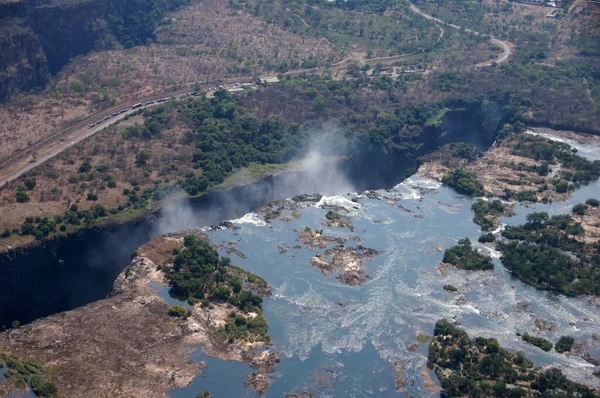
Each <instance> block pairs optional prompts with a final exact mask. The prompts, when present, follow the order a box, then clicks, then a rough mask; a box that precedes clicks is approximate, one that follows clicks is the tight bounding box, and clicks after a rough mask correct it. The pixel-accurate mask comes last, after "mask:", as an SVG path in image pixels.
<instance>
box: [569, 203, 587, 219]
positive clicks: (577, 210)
mask: <svg viewBox="0 0 600 398" xmlns="http://www.w3.org/2000/svg"><path fill="white" fill-rule="evenodd" d="M586 210H587V206H586V205H585V204H583V203H579V204H576V205H575V206H573V210H572V211H573V214H577V215H579V216H583V215H584V214H585V211H586Z"/></svg>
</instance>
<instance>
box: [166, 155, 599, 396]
mask: <svg viewBox="0 0 600 398" xmlns="http://www.w3.org/2000/svg"><path fill="white" fill-rule="evenodd" d="M580 147H581V145H580ZM580 149H582V150H581V152H582V154H585V153H586V148H580ZM592 152H593V151H592ZM599 193H600V184H599V183H598V182H594V183H592V184H590V185H587V186H582V187H581V188H580V189H579V190H577V191H576V192H575V193H574V195H573V196H572V197H571V198H570V199H569V200H568V201H566V202H560V203H553V204H545V205H544V204H534V205H519V206H517V208H516V213H517V215H516V216H514V217H511V218H506V219H503V222H504V223H506V224H511V225H516V224H521V223H523V222H524V221H525V217H526V215H527V214H528V213H531V212H533V211H547V212H549V213H550V214H552V215H553V214H560V213H569V212H570V209H571V207H572V206H573V205H574V204H577V203H580V202H582V201H585V200H586V199H588V198H590V197H598V196H599ZM377 194H378V195H379V197H380V198H381V200H378V199H369V198H367V197H366V196H365V195H359V194H356V193H353V194H347V195H341V196H335V197H328V198H323V199H322V200H321V201H320V202H319V203H316V204H315V203H312V204H308V205H306V206H307V207H305V208H303V209H301V210H300V212H301V218H300V219H297V220H292V221H282V220H271V221H270V222H269V223H265V222H264V221H263V220H262V219H261V217H259V216H258V215H256V214H254V213H251V214H248V215H246V216H245V217H243V218H241V219H237V220H233V222H234V223H236V224H237V225H238V226H240V227H241V229H239V230H236V231H231V230H219V231H216V232H211V233H210V238H211V241H212V243H214V244H224V245H225V246H231V245H232V244H230V242H234V243H233V245H235V247H236V248H237V249H238V250H239V251H241V252H242V253H243V254H245V255H246V256H247V258H246V259H243V258H240V257H238V256H236V255H232V256H231V257H232V260H233V263H234V264H236V265H239V266H240V267H242V268H244V269H246V270H248V271H250V272H253V273H255V274H257V275H260V276H261V277H263V278H264V279H266V280H267V282H268V283H269V284H270V285H271V286H272V287H273V295H272V296H271V297H269V298H266V299H265V301H264V312H265V315H266V317H267V319H268V321H269V333H270V335H271V336H272V338H273V344H274V345H273V347H272V349H274V350H276V351H279V352H280V354H281V363H280V364H278V365H277V366H276V370H275V372H274V374H273V380H272V384H271V387H270V388H269V390H268V391H267V393H266V396H267V397H281V396H283V395H284V394H286V393H298V392H304V391H310V392H313V393H316V394H317V395H318V396H331V397H334V396H336V397H340V396H378V397H380V396H398V395H407V393H410V394H412V395H413V396H419V397H427V396H439V393H436V391H434V390H432V389H431V388H429V389H427V388H426V387H425V385H424V378H423V375H424V373H425V374H427V373H428V374H429V375H430V376H431V377H432V379H433V381H434V382H435V383H437V384H439V383H438V381H437V379H436V377H435V375H434V374H433V372H431V371H429V370H427V369H426V367H425V364H426V355H427V346H426V344H420V343H418V342H417V340H416V334H417V333H418V332H421V333H424V334H426V335H431V334H432V331H433V327H434V324H435V322H436V321H437V320H439V319H441V318H448V319H455V320H456V321H457V322H460V324H462V327H463V328H464V329H465V330H466V331H467V332H468V333H469V334H470V335H471V336H473V337H475V336H484V337H494V338H496V339H498V340H499V341H500V343H501V344H502V345H503V346H504V347H506V348H508V349H511V350H523V351H525V352H526V354H527V355H528V356H529V357H530V358H532V359H533V360H534V361H535V364H536V365H537V366H546V365H550V364H552V365H557V366H560V367H561V368H562V369H563V371H564V372H565V373H567V374H568V375H569V376H571V377H572V378H573V379H575V380H580V381H583V380H587V381H588V382H589V381H590V380H592V382H594V381H597V380H598V379H595V378H594V377H593V376H591V373H592V371H593V369H594V367H593V366H592V365H590V364H589V363H587V362H585V361H584V360H582V359H581V358H579V357H577V356H574V355H564V354H558V353H556V352H554V351H552V352H548V353H547V352H544V351H542V350H540V349H538V348H536V347H534V346H531V345H528V344H526V343H524V342H523V341H521V339H520V337H518V336H517V335H516V333H518V332H520V333H522V332H529V333H532V334H535V335H540V336H543V337H546V338H548V339H550V340H552V341H554V342H556V341H557V340H558V338H559V337H560V336H561V335H571V336H574V337H575V338H576V341H577V342H580V341H587V342H591V341H592V335H593V334H594V333H598V332H599V331H600V311H598V307H596V306H594V305H593V304H591V303H590V302H589V300H587V299H585V298H567V297H564V296H561V295H556V294H552V293H548V292H543V291H538V290H536V289H534V288H532V287H529V286H527V285H524V284H523V283H521V282H519V281H518V280H517V279H515V278H513V277H512V276H511V275H510V273H509V272H507V271H506V270H505V269H504V268H503V266H502V264H501V263H500V261H499V259H498V253H496V252H495V251H494V250H492V249H490V248H488V247H485V246H483V245H481V244H479V243H477V238H478V237H479V235H480V234H481V231H480V229H479V227H478V226H477V225H475V224H474V223H473V222H472V221H471V220H472V217H473V212H472V211H471V209H470V207H471V204H472V203H473V199H470V198H466V197H463V196H460V195H457V194H456V193H455V192H454V191H452V190H451V189H448V188H446V187H443V186H440V184H438V183H436V182H433V181H429V180H425V179H422V178H421V177H420V176H418V175H417V176H413V177H411V178H409V179H408V180H406V181H405V182H403V183H401V184H399V185H397V186H396V187H394V188H393V189H391V190H389V191H384V190H382V191H377ZM352 198H358V203H355V202H352V201H351V199H352ZM326 205H338V206H343V207H345V208H347V209H348V212H349V215H350V217H351V219H352V223H353V225H354V232H351V231H350V230H349V229H348V228H330V227H327V226H325V225H323V224H322V222H323V220H324V218H325V213H326V211H327V210H326V209H324V208H323V207H324V206H326ZM399 205H401V206H402V208H401V207H399ZM307 226H308V227H311V228H313V229H323V230H324V231H323V233H324V234H325V235H331V236H341V237H344V238H347V243H346V245H348V246H349V245H358V244H362V245H363V246H366V247H369V248H373V249H376V250H378V251H380V254H379V255H377V256H375V257H374V258H373V259H372V260H371V261H368V262H367V263H366V264H365V265H366V271H367V273H368V274H369V275H370V276H371V278H372V279H370V280H368V281H367V283H365V284H364V285H362V286H359V287H351V286H347V285H345V284H343V283H342V282H340V281H339V280H336V279H334V278H331V277H328V276H325V275H323V274H322V273H321V272H320V270H319V269H318V268H316V267H313V266H311V263H310V259H311V257H312V256H314V255H315V254H316V253H323V252H324V251H325V249H311V248H307V247H305V246H304V245H302V243H301V242H299V241H298V240H297V233H296V231H302V230H304V228H305V227H307ZM353 237H359V238H360V241H356V240H353V239H352V238H353ZM463 237H470V238H471V240H472V241H473V242H474V244H475V246H476V247H478V248H481V249H482V250H486V251H487V252H488V253H489V254H491V255H492V256H493V257H494V264H495V269H494V271H487V272H466V271H460V270H448V271H446V273H445V275H443V274H441V273H439V272H438V271H437V270H436V266H437V265H438V264H439V263H440V261H441V260H442V257H443V249H446V248H448V247H450V246H452V245H454V244H456V242H457V241H458V240H459V239H461V238H463ZM298 246H302V248H298ZM330 247H331V246H330ZM282 248H284V249H287V252H286V253H283V254H280V250H281V249H282ZM438 249H442V250H438ZM221 254H223V255H226V253H225V251H224V250H223V251H221ZM445 284H451V285H454V286H455V287H457V288H458V291H459V293H458V294H457V293H454V294H453V293H449V292H446V291H445V290H444V289H443V288H442V287H443V285H445ZM163 295H164V294H163ZM517 302H528V303H530V307H529V310H527V311H523V310H517ZM536 317H537V318H541V319H545V320H547V321H550V322H552V323H553V324H555V325H556V328H555V329H554V330H553V331H540V330H538V329H537V328H536V327H535V325H534V319H535V318H536ZM415 343H416V344H417V345H418V346H416V349H415ZM409 347H410V350H409ZM596 354H598V353H596ZM192 359H194V360H205V361H207V365H208V367H207V368H206V369H205V370H204V374H205V377H202V376H199V377H197V378H196V379H195V381H194V382H193V384H192V385H190V386H188V387H187V388H184V389H179V390H173V391H171V394H172V396H174V397H193V396H195V393H196V392H199V391H203V390H205V389H208V390H210V391H211V393H212V394H213V396H214V397H232V396H254V392H253V391H251V390H249V389H247V388H245V387H244V381H245V379H244V376H245V375H247V374H249V373H251V372H252V371H253V370H252V369H251V368H250V367H249V366H247V365H244V364H239V363H234V362H226V361H219V360H216V359H211V358H207V357H205V356H203V355H202V354H200V353H196V354H194V356H193V357H192ZM392 364H396V365H399V368H402V369H403V372H402V373H401V374H402V375H403V377H404V378H406V379H407V382H406V386H405V388H406V391H404V392H402V391H401V392H399V391H397V390H396V388H395V385H394V377H395V375H396V373H394V369H393V366H392ZM397 369H398V368H397Z"/></svg>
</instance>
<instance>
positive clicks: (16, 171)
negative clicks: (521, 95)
mask: <svg viewBox="0 0 600 398" xmlns="http://www.w3.org/2000/svg"><path fill="white" fill-rule="evenodd" d="M410 9H411V11H413V12H415V13H417V14H419V15H421V16H423V17H424V18H426V19H429V20H431V21H435V22H437V23H439V24H440V25H439V28H440V36H439V38H438V40H437V41H439V40H441V39H442V37H443V36H444V29H443V28H442V25H446V26H449V27H451V28H454V29H458V30H462V31H464V32H468V33H472V34H475V35H480V33H479V32H475V31H473V30H471V29H463V28H462V27H460V26H458V25H454V24H451V23H447V22H444V21H442V20H440V19H438V18H435V17H433V16H431V15H429V14H426V13H425V12H423V11H421V10H420V9H419V8H418V7H417V6H415V5H414V4H412V3H410ZM490 40H491V41H492V43H494V44H495V45H496V46H499V47H501V48H502V50H503V52H502V54H500V56H499V57H498V58H497V59H496V60H495V61H488V62H483V63H480V64H477V65H474V67H484V66H490V65H492V64H493V63H497V64H500V63H503V62H506V61H508V59H509V58H510V56H511V54H512V50H513V48H514V46H513V45H512V44H511V43H510V42H508V41H504V40H500V39H496V38H490ZM414 54H415V53H411V54H400V55H393V56H389V57H378V58H370V59H362V60H359V59H357V60H355V59H352V58H351V57H348V58H345V59H343V60H341V61H339V62H338V63H336V64H334V65H333V66H330V67H329V68H327V67H324V66H323V67H316V68H311V69H304V70H294V71H289V72H286V73H284V74H285V75H294V74H299V73H317V72H320V71H324V70H326V69H340V68H343V67H345V65H346V64H348V63H350V62H352V61H359V62H361V63H365V62H378V61H386V62H393V61H396V60H399V59H401V58H404V57H407V56H410V55H414ZM427 73H428V72H425V74H427ZM235 81H238V82H240V81H242V82H243V80H240V79H238V78H233V79H224V80H223V84H225V83H233V82H235ZM212 85H213V86H214V85H215V83H212ZM208 87H209V86H208V85H203V86H202V89H203V90H206V89H207V88H208ZM190 90H191V88H190V86H188V87H187V88H180V89H177V90H171V91H167V92H163V93H157V94H153V95H151V96H146V97H142V98H136V99H135V101H129V102H125V103H121V104H119V105H117V106H113V107H111V108H108V109H105V110H103V111H100V112H97V113H94V114H92V115H90V116H89V117H87V118H86V119H85V120H82V121H79V122H77V123H75V124H73V125H71V126H69V127H67V128H64V129H62V130H59V131H57V132H56V133H54V134H52V135H50V136H48V137H46V138H44V139H42V140H41V141H38V142H37V143H35V144H33V145H31V146H30V147H29V148H27V149H26V150H24V151H21V152H17V153H14V154H12V155H10V156H8V157H6V158H4V159H2V160H0V189H2V187H3V186H4V185H5V184H7V183H9V182H10V181H13V180H15V179H17V178H19V177H20V176H21V175H23V174H24V173H26V172H28V171H29V170H31V169H33V168H34V167H37V166H39V165H41V164H42V163H44V162H46V161H47V160H49V159H51V158H53V157H54V156H56V155H58V154H60V153H61V152H63V151H64V150H66V149H68V148H69V147H71V146H72V145H74V144H76V143H78V142H80V141H83V140H85V139H86V138H89V137H91V136H93V135H94V134H96V133H98V132H99V131H102V130H104V129H105V128H106V127H108V126H110V125H111V124H114V123H115V122H116V121H118V120H121V119H123V118H124V117H125V116H127V115H129V114H131V113H132V112H134V111H132V110H129V111H128V112H126V113H122V114H120V115H117V116H114V117H112V118H110V119H109V120H107V121H105V122H103V123H100V124H99V125H98V126H97V127H94V128H91V129H88V125H89V124H91V123H94V122H95V121H96V120H100V119H102V118H104V117H105V116H108V115H110V114H112V113H114V112H116V111H118V110H119V109H122V108H131V106H132V105H134V104H135V103H137V102H142V103H143V102H147V101H150V100H153V99H156V98H164V97H173V96H175V97H178V96H180V95H182V94H185V93H186V92H189V91H190ZM149 106H153V105H148V106H147V107H149ZM144 108H145V107H144ZM140 109H143V108H140ZM34 152H37V156H36V158H35V161H33V158H32V154H33V153H34Z"/></svg>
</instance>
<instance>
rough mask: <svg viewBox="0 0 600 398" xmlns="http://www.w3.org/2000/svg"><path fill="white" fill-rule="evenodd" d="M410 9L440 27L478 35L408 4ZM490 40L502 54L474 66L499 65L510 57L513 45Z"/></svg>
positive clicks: (493, 39)
mask: <svg viewBox="0 0 600 398" xmlns="http://www.w3.org/2000/svg"><path fill="white" fill-rule="evenodd" d="M410 9H411V11H413V12H415V13H417V14H419V15H421V16H422V17H424V18H426V19H429V20H431V21H435V22H438V23H440V24H442V25H446V26H450V27H451V28H454V29H458V30H463V31H465V32H468V33H472V34H474V35H478V36H479V35H480V33H479V32H475V31H474V30H471V29H463V28H462V27H460V26H458V25H454V24H451V23H447V22H444V21H442V20H441V19H437V18H435V17H433V16H431V15H429V14H426V13H424V12H423V11H421V10H420V9H419V8H418V7H417V6H416V5H414V4H412V3H410ZM490 40H491V41H492V43H494V44H495V45H496V46H499V47H501V48H502V54H501V55H500V56H498V58H497V59H496V60H495V61H490V62H483V63H481V64H477V65H475V66H491V65H492V63H493V62H495V63H497V64H501V63H503V62H506V61H508V59H509V58H510V56H511V55H512V50H513V48H514V45H513V44H512V43H510V42H508V41H505V40H500V39H496V38H493V37H491V38H490Z"/></svg>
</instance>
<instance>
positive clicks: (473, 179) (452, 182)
mask: <svg viewBox="0 0 600 398" xmlns="http://www.w3.org/2000/svg"><path fill="white" fill-rule="evenodd" d="M442 182H443V183H444V184H446V185H448V186H450V187H452V188H454V189H455V190H456V192H458V193H462V194H464V195H469V196H481V195H483V193H484V192H483V185H481V183H480V182H479V181H477V176H476V175H475V174H474V173H470V172H467V171H464V170H463V169H457V170H454V171H452V172H450V173H448V174H446V175H445V176H444V178H442Z"/></svg>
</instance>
